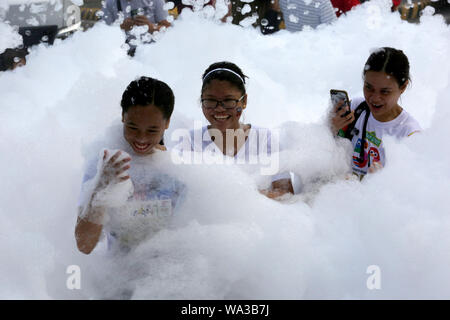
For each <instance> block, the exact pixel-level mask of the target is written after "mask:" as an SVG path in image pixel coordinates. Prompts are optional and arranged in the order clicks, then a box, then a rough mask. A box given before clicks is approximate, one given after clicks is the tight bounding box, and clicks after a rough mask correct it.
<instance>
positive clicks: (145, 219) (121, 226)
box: [78, 138, 185, 254]
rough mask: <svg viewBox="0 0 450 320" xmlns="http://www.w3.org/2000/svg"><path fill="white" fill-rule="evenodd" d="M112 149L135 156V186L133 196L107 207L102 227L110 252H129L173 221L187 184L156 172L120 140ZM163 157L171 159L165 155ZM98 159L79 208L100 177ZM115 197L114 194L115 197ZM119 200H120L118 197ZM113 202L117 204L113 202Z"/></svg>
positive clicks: (87, 174) (86, 178)
mask: <svg viewBox="0 0 450 320" xmlns="http://www.w3.org/2000/svg"><path fill="white" fill-rule="evenodd" d="M121 140H122V141H120V143H118V144H117V145H114V148H113V149H120V150H123V151H125V152H128V153H129V154H130V155H131V156H132V160H131V162H130V166H131V167H130V169H129V170H128V175H129V176H130V181H131V183H132V187H131V190H130V193H131V195H130V196H129V197H128V198H127V199H124V200H123V201H122V200H120V201H119V202H120V203H119V204H114V205H113V206H111V207H107V209H106V210H107V211H106V214H107V216H108V218H107V221H106V222H105V224H104V226H103V232H104V233H105V235H106V239H107V247H108V251H110V253H113V254H114V253H116V252H121V253H126V252H127V251H129V250H130V249H131V248H133V247H135V246H136V245H138V244H139V243H140V242H142V240H144V239H145V238H147V237H149V236H151V235H152V234H154V233H156V232H157V231H159V230H161V229H163V228H165V227H167V226H168V224H169V223H170V221H171V218H172V216H173V214H174V210H175V209H176V208H177V207H178V206H179V204H180V203H181V201H182V199H183V197H184V194H185V185H184V184H183V183H181V182H180V181H179V180H177V179H175V178H174V177H172V176H170V175H168V174H167V173H163V172H158V171H156V172H155V169H154V167H153V166H152V163H151V159H149V158H148V156H146V157H142V156H133V151H132V149H131V148H130V147H129V146H127V142H125V141H124V139H123V138H122V139H121ZM161 153H164V154H161V156H167V157H169V155H168V154H166V152H161ZM97 163H98V159H96V158H92V159H90V160H88V162H87V168H86V171H85V174H84V177H83V183H82V187H81V193H80V197H79V201H78V206H79V207H82V208H83V207H84V206H85V205H86V204H87V201H89V197H90V193H91V190H92V186H91V184H92V182H93V180H94V178H95V176H96V174H97ZM113 197H114V195H113ZM118 198H121V197H120V196H119V195H118ZM112 200H113V202H118V201H117V200H116V199H112Z"/></svg>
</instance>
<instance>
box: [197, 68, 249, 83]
mask: <svg viewBox="0 0 450 320" xmlns="http://www.w3.org/2000/svg"><path fill="white" fill-rule="evenodd" d="M217 71H228V72H231V73H232V74H234V75H235V76H237V77H238V78H239V79H240V80H241V81H242V84H245V81H244V79H242V77H241V76H240V75H239V74H238V73H236V72H234V71H233V70H230V69H226V68H217V69H214V70H211V71H210V72H208V73H207V74H206V75H205V76H204V77H203V82H205V79H206V78H207V77H208V76H209V75H210V74H211V73H213V72H217Z"/></svg>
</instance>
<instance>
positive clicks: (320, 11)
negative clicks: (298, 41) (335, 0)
mask: <svg viewBox="0 0 450 320" xmlns="http://www.w3.org/2000/svg"><path fill="white" fill-rule="evenodd" d="M275 1H276V2H279V6H280V9H281V12H282V13H283V18H284V23H285V24H286V29H287V30H289V31H301V30H302V29H303V27H304V26H310V27H312V28H316V27H317V26H318V25H320V24H323V23H331V22H333V21H335V20H336V19H337V17H336V14H335V13H334V8H333V6H332V5H331V2H330V0H309V1H308V0H275Z"/></svg>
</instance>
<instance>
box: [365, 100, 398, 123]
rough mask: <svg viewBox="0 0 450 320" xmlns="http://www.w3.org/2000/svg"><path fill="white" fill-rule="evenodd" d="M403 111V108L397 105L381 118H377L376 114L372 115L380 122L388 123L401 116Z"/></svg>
mask: <svg viewBox="0 0 450 320" xmlns="http://www.w3.org/2000/svg"><path fill="white" fill-rule="evenodd" d="M402 111H403V108H402V107H400V106H399V105H398V104H397V105H396V106H395V107H394V108H393V109H392V110H391V111H390V112H389V113H388V114H383V115H381V116H375V115H374V114H372V115H373V117H374V118H375V119H376V120H378V121H380V122H388V121H392V120H394V119H395V118H397V117H398V116H399V115H400V113H402Z"/></svg>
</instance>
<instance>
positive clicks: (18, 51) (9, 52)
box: [0, 48, 28, 71]
mask: <svg viewBox="0 0 450 320" xmlns="http://www.w3.org/2000/svg"><path fill="white" fill-rule="evenodd" d="M27 54H28V51H27V49H24V48H15V49H11V48H8V49H6V50H5V51H4V52H3V53H2V54H0V71H6V70H12V69H13V68H14V64H15V63H17V62H18V61H17V59H19V60H22V59H26V58H25V57H26V56H27Z"/></svg>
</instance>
